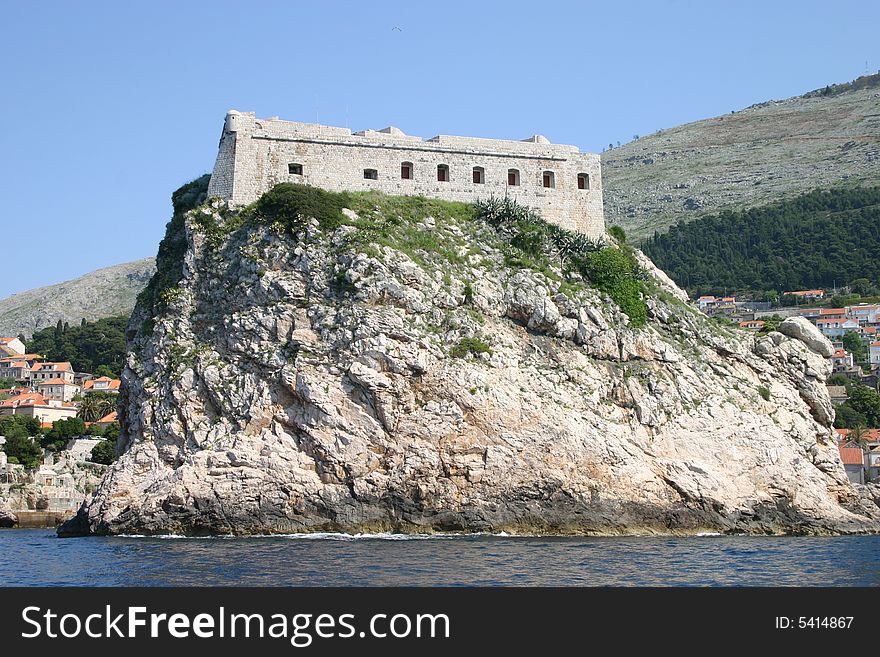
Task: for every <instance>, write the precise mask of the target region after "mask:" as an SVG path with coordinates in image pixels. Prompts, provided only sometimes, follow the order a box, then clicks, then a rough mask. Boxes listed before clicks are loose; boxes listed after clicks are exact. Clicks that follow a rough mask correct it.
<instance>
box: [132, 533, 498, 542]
mask: <svg viewBox="0 0 880 657" xmlns="http://www.w3.org/2000/svg"><path fill="white" fill-rule="evenodd" d="M474 536H497V537H501V538H505V537H510V534H508V533H506V532H501V533H498V534H489V533H471V534H444V533H438V534H393V533H390V532H388V533H377V534H345V533H342V532H311V533H301V534H248V535H246V536H233V535H215V536H185V535H183V534H156V535H152V536H145V535H143V534H117V535H116V536H115V538H154V539H162V540H178V539H179V540H190V541H204V540H212V541H216V540H231V539H239V540H240V539H253V538H284V539H288V540H298V541H360V540H371V541H426V540H442V539H454V538H468V537H474Z"/></svg>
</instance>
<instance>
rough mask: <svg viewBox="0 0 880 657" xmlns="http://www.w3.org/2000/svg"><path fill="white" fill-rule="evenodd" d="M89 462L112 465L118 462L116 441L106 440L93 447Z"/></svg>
mask: <svg viewBox="0 0 880 657" xmlns="http://www.w3.org/2000/svg"><path fill="white" fill-rule="evenodd" d="M89 460H90V461H92V462H93V463H103V464H104V465H110V464H111V463H113V461H115V460H116V441H115V440H110V439H104V440H102V441H101V442H99V443H98V444H97V445H95V446H94V447H92V454H91V456H90V457H89Z"/></svg>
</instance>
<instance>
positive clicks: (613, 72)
mask: <svg viewBox="0 0 880 657" xmlns="http://www.w3.org/2000/svg"><path fill="white" fill-rule="evenodd" d="M0 6H2V10H3V11H2V17H3V19H2V23H0V67H2V76H0V100H2V103H0V107H2V109H0V113H2V114H0V117H2V125H0V153H2V155H0V176H2V178H0V180H2V181H3V187H2V190H3V191H2V209H0V213H2V214H0V216H2V224H3V227H4V231H3V235H4V238H5V239H2V238H0V241H2V242H3V243H4V247H7V246H8V247H11V248H4V249H3V251H4V257H3V258H2V259H0V262H2V263H3V265H2V277H0V297H4V296H7V295H8V294H11V293H13V292H17V291H21V290H26V289H29V288H33V287H37V286H41V285H46V284H49V283H54V282H58V281H61V280H65V279H68V278H72V277H74V276H77V275H80V274H83V273H85V272H88V271H91V270H93V269H97V268H99V267H103V266H107V265H112V264H116V263H120V262H126V261H129V260H134V259H137V258H142V257H145V256H148V255H154V254H155V252H156V247H157V245H158V242H159V240H160V239H161V237H162V235H163V233H164V227H165V223H166V221H167V220H168V218H169V216H170V210H171V207H170V194H171V192H172V191H173V190H174V189H176V188H177V187H178V186H180V185H181V184H182V183H184V182H186V181H188V180H190V179H192V178H195V177H196V176H198V175H200V174H202V173H204V172H207V171H210V169H211V167H212V166H213V161H214V157H215V155H216V148H217V141H218V139H219V136H220V130H221V126H222V121H223V117H224V115H225V113H226V111H227V110H228V109H230V108H236V109H239V110H242V111H255V112H256V113H257V115H258V116H275V115H277V116H280V117H282V118H286V119H292V120H299V121H315V119H316V118H317V119H318V121H319V122H321V123H326V124H330V125H341V126H349V127H351V128H352V129H354V130H361V129H364V128H376V129H378V128H382V127H384V126H386V125H389V124H393V125H396V126H398V127H400V128H401V129H403V130H404V131H405V132H408V133H410V134H415V135H420V136H423V137H431V136H433V135H435V134H440V133H443V134H460V135H477V136H487V137H498V138H515V139H519V138H524V137H527V136H530V135H532V134H534V133H541V134H544V135H546V136H547V137H549V138H550V140H551V141H555V142H561V143H571V144H576V145H578V146H580V147H581V148H582V149H585V150H592V151H599V150H601V149H602V146H604V145H607V144H608V143H609V142H616V141H618V140H619V141H622V142H625V141H628V140H630V139H631V138H632V136H633V135H634V134H647V133H650V132H652V131H654V130H657V129H659V128H666V127H670V126H674V125H677V124H680V123H685V122H688V121H693V120H696V119H700V118H706V117H710V116H715V115H718V114H723V113H726V112H729V111H731V110H733V109H741V108H743V107H746V106H748V105H750V104H752V103H755V102H761V101H764V100H768V99H771V98H777V99H778V98H786V97H788V96H792V95H797V94H800V93H803V92H805V91H809V90H811V89H815V88H817V87H821V86H824V85H825V84H828V83H833V82H843V81H848V80H851V79H853V78H855V77H857V76H858V75H861V74H863V73H864V72H865V69H866V62H867V66H868V68H869V69H870V71H871V72H875V71H877V69H878V68H880V46H878V32H877V29H878V25H880V3H877V2H874V1H872V0H863V1H862V2H851V1H845V0H844V1H841V0H837V1H835V2H828V1H827V0H822V1H821V2H813V1H808V0H799V1H797V2H775V1H768V0H762V1H760V2H752V1H738V2H729V1H728V2H709V1H701V2H690V1H686V0H665V1H664V0H657V1H654V2H647V1H645V2H626V1H620V2H608V1H607V0H604V1H602V2H591V1H581V2H568V1H561V2H560V1H557V2H527V3H526V2H516V1H513V0H506V1H504V2H488V1H485V2H476V1H474V0H469V1H465V2H459V1H457V0H444V1H441V2H417V1H416V0H409V1H408V2H382V1H370V2H365V1H363V0H361V1H358V2H332V1H322V2H316V1H312V2H294V1H292V0H291V1H287V2H280V1H276V2H270V1H259V0H252V1H248V2H244V1H242V0H236V1H234V2H231V1H225V0H217V1H215V2H201V1H195V0H187V1H180V0H179V1H177V2H168V1H163V0H152V1H151V2H140V1H135V0H125V1H124V2H122V1H120V0H114V1H112V2H89V1H87V0H82V1H77V2H73V1H68V2H49V1H43V2H12V1H10V0H5V1H3V3H2V5H0ZM394 27H398V28H400V29H399V30H394V29H393V28H394ZM6 239H9V240H10V242H8V243H7V242H6ZM50 256H51V257H50ZM56 256H57V257H56Z"/></svg>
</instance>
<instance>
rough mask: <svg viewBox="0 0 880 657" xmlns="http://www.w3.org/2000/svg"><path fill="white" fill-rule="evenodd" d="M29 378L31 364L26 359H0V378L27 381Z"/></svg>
mask: <svg viewBox="0 0 880 657" xmlns="http://www.w3.org/2000/svg"><path fill="white" fill-rule="evenodd" d="M30 378H31V366H30V365H29V364H28V362H27V361H26V360H19V359H17V358H4V359H3V360H2V361H0V379H12V380H13V381H18V382H20V383H27V382H28V381H30Z"/></svg>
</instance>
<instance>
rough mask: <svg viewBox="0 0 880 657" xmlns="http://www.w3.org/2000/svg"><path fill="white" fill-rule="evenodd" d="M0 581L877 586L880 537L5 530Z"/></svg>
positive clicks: (0, 533) (1, 539)
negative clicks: (142, 534) (146, 534)
mask: <svg viewBox="0 0 880 657" xmlns="http://www.w3.org/2000/svg"><path fill="white" fill-rule="evenodd" d="M0 585H3V586H174V585H179V586H194V585H201V586H223V585H228V586H235V585H248V586H501V585H508V586H541V585H543V586H568V585H573V586H880V536H845V537H828V538H824V537H823V538H813V537H756V536H704V537H693V538H669V537H660V538H658V537H650V538H555V537H554V538H546V537H507V536H483V535H478V536H434V537H412V536H396V535H371V536H348V535H340V534H316V535H305V536H301V535H297V536H275V537H254V538H125V537H113V538H67V539H59V538H56V537H55V533H54V532H53V531H52V530H47V529H8V530H0Z"/></svg>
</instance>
